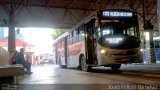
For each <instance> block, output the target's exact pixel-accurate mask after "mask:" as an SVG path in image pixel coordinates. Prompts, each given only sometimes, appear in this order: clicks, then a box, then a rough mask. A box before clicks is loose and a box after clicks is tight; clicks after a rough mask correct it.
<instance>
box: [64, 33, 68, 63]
mask: <svg viewBox="0 0 160 90" xmlns="http://www.w3.org/2000/svg"><path fill="white" fill-rule="evenodd" d="M64 57H65V58H64V59H65V65H66V66H67V58H68V36H66V37H65V38H64Z"/></svg>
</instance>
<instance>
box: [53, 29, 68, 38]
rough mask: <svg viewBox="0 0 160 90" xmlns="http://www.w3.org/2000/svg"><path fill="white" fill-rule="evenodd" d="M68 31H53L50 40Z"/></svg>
mask: <svg viewBox="0 0 160 90" xmlns="http://www.w3.org/2000/svg"><path fill="white" fill-rule="evenodd" d="M68 31H69V30H68V29H54V30H53V32H52V38H53V39H57V38H58V37H59V36H61V35H62V34H64V33H65V32H68Z"/></svg>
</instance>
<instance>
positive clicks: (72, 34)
mask: <svg viewBox="0 0 160 90" xmlns="http://www.w3.org/2000/svg"><path fill="white" fill-rule="evenodd" d="M71 37H72V38H71V40H72V41H71V43H72V44H73V38H74V33H73V31H72V32H71Z"/></svg>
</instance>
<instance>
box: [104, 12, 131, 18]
mask: <svg viewBox="0 0 160 90" xmlns="http://www.w3.org/2000/svg"><path fill="white" fill-rule="evenodd" d="M103 16H107V17H132V16H133V13H132V12H118V11H104V12H103Z"/></svg>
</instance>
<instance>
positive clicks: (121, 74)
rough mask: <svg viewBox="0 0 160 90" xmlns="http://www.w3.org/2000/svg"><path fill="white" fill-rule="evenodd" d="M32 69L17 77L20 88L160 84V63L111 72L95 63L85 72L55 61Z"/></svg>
mask: <svg viewBox="0 0 160 90" xmlns="http://www.w3.org/2000/svg"><path fill="white" fill-rule="evenodd" d="M32 72H33V74H30V75H27V74H25V75H23V76H19V77H18V80H19V88H20V90H64V89H66V90H82V89H83V90H104V88H108V87H109V86H108V85H128V84H129V85H133V86H134V85H148V84H149V85H158V86H155V89H154V90H159V88H160V87H159V85H160V64H149V65H148V64H128V65H122V67H121V68H120V70H119V71H118V72H112V70H111V69H110V68H108V67H98V68H97V67H96V68H93V71H91V72H83V71H81V70H78V69H76V68H69V69H64V68H60V67H59V66H57V65H54V64H51V65H37V66H36V65H34V66H32ZM101 86H102V87H103V88H102V87H101ZM106 86H107V87H106ZM144 87H146V86H144ZM153 88H154V87H153ZM105 90H111V89H105ZM114 90H116V89H114ZM127 90H128V89H127ZM136 90H139V88H136ZM141 90H142V89H141ZM145 90H151V89H146V88H145Z"/></svg>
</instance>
